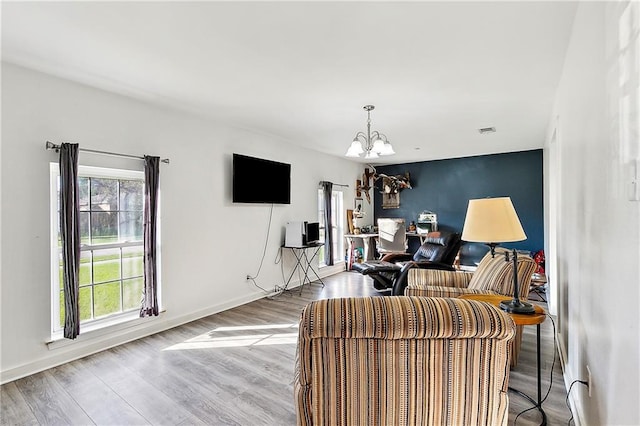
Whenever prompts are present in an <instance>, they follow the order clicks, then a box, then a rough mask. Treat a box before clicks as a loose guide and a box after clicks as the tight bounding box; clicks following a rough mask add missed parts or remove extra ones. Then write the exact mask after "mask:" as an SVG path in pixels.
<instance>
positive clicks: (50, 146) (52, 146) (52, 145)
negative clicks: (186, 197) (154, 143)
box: [46, 141, 169, 164]
mask: <svg viewBox="0 0 640 426" xmlns="http://www.w3.org/2000/svg"><path fill="white" fill-rule="evenodd" d="M46 148H47V149H53V150H55V151H56V152H58V151H59V150H60V145H56V144H55V143H53V142H49V141H47V144H46ZM78 149H79V150H80V151H82V152H89V153H91V154H100V155H110V156H113V157H125V158H135V159H137V160H144V156H141V155H130V154H119V153H117V152H109V151H98V150H97V149H88V148H78ZM160 161H161V162H163V163H166V164H169V159H168V158H163V159H162V160H160Z"/></svg>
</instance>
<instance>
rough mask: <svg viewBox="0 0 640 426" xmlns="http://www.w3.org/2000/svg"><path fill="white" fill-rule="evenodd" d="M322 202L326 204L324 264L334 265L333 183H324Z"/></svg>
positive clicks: (322, 183)
mask: <svg viewBox="0 0 640 426" xmlns="http://www.w3.org/2000/svg"><path fill="white" fill-rule="evenodd" d="M320 184H321V185H322V202H323V203H324V264H325V265H333V220H332V219H331V216H332V208H331V193H332V191H333V183H331V182H327V181H322V182H321V183H320Z"/></svg>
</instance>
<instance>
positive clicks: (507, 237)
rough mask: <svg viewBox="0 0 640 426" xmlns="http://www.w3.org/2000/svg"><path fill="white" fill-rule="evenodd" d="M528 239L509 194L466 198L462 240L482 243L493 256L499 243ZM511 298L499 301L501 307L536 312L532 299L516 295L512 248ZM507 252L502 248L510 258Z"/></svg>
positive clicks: (513, 311) (516, 287)
mask: <svg viewBox="0 0 640 426" xmlns="http://www.w3.org/2000/svg"><path fill="white" fill-rule="evenodd" d="M526 239H527V236H526V234H525V233H524V229H522V224H521V223H520V219H518V215H517V214H516V210H515V208H514V207H513V203H512V202H511V198H509V197H498V198H482V199H477V200H469V205H468V207H467V216H466V217H465V220H464V227H463V229H462V240H464V241H469V242H475V243H485V244H487V245H488V246H489V247H490V248H491V256H495V247H496V246H497V245H498V244H500V243H508V242H514V241H524V240H526ZM511 257H512V259H513V299H512V300H503V301H502V302H500V308H501V309H502V310H504V311H507V312H510V313H515V314H532V313H534V312H535V310H534V308H533V305H532V304H531V303H525V302H522V301H520V297H519V295H518V291H519V289H518V253H517V252H516V250H515V249H513V253H512V256H511ZM509 260H510V259H509V252H508V251H507V252H505V261H506V262H509Z"/></svg>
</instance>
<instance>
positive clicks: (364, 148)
mask: <svg viewBox="0 0 640 426" xmlns="http://www.w3.org/2000/svg"><path fill="white" fill-rule="evenodd" d="M363 108H364V110H365V111H367V133H365V132H358V133H356V136H355V137H354V138H353V142H351V146H350V147H349V149H348V150H347V153H346V154H345V155H346V156H347V157H360V156H361V155H362V154H364V158H366V159H368V160H370V159H375V158H378V157H379V156H381V155H393V154H395V151H394V150H393V147H392V146H391V143H390V142H389V140H388V139H387V136H386V135H384V134H382V133H380V132H378V131H377V130H374V131H373V132H372V131H371V111H372V110H373V109H374V108H375V107H374V106H373V105H365V106H364V107H363Z"/></svg>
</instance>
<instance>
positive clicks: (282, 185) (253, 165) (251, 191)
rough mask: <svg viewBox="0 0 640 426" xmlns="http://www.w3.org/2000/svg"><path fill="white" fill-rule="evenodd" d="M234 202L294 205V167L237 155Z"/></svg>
mask: <svg viewBox="0 0 640 426" xmlns="http://www.w3.org/2000/svg"><path fill="white" fill-rule="evenodd" d="M232 192H233V202H234V203H268V204H290V203H291V164H286V163H279V162H277V161H271V160H264V159H262V158H254V157H249V156H246V155H240V154H233V191H232Z"/></svg>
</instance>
